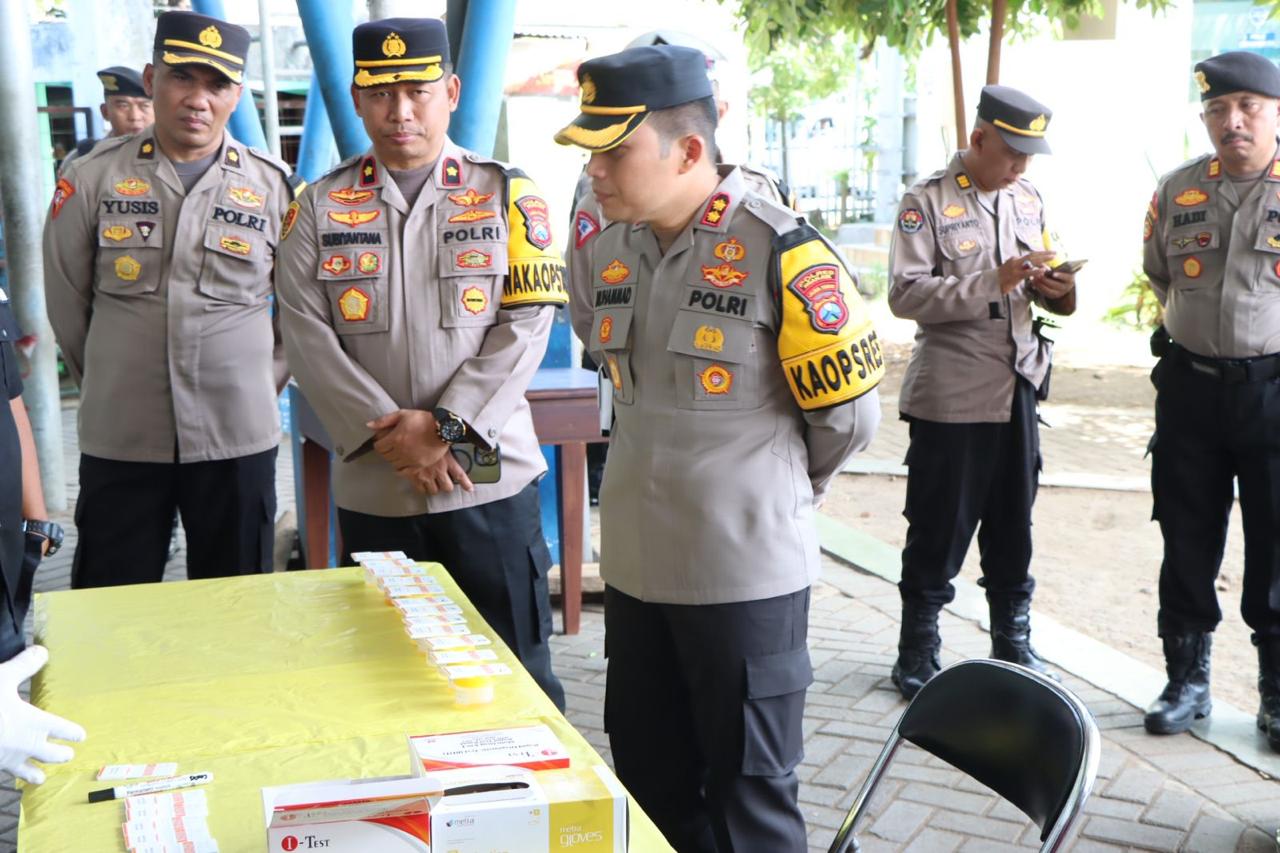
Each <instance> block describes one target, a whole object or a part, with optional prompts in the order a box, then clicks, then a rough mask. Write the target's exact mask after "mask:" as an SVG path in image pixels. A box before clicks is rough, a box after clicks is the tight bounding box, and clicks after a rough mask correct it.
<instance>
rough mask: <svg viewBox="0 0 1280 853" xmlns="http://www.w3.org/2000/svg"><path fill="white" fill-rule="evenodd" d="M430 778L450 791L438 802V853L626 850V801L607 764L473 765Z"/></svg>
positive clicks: (434, 823)
mask: <svg viewBox="0 0 1280 853" xmlns="http://www.w3.org/2000/svg"><path fill="white" fill-rule="evenodd" d="M415 758H416V756H415ZM424 778H430V779H433V780H435V781H436V782H437V783H439V784H440V786H441V787H442V788H443V789H444V793H443V795H442V796H441V797H440V798H436V797H432V800H431V840H432V844H433V845H434V849H435V851H436V853H561V851H572V853H625V851H626V850H627V843H628V829H629V827H628V814H627V795H626V792H625V791H624V790H623V788H622V785H621V783H619V782H618V780H617V779H616V778H615V777H614V776H613V774H612V773H610V772H609V770H608V768H606V767H604V766H603V765H595V766H592V767H583V768H578V767H566V768H561V769H556V770H540V771H537V772H531V771H529V770H526V769H525V768H523V767H474V768H468V769H465V770H441V771H436V772H432V773H431V774H430V775H429V776H428V777H424ZM504 788H505V789H507V790H506V791H505V792H504V790H503V789H504Z"/></svg>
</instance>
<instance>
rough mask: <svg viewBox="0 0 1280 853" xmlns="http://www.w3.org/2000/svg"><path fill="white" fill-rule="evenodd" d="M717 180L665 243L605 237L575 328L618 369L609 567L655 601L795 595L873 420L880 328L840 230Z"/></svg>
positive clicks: (730, 175) (634, 228) (639, 235)
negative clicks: (817, 514) (839, 249)
mask: <svg viewBox="0 0 1280 853" xmlns="http://www.w3.org/2000/svg"><path fill="white" fill-rule="evenodd" d="M721 168H722V175H723V178H722V182H721V183H720V185H719V186H718V187H717V188H716V190H715V192H714V193H713V194H712V195H711V196H710V198H709V199H708V200H707V202H706V205H705V207H704V208H702V209H700V210H699V212H698V213H697V214H695V216H694V219H693V221H692V222H691V223H690V224H689V226H688V228H687V229H686V230H685V231H684V232H683V233H682V234H681V235H680V236H679V237H678V238H677V239H676V241H675V243H674V244H672V245H671V246H670V247H669V248H668V249H667V251H666V253H665V254H663V253H662V252H661V251H660V249H659V247H658V242H657V238H656V237H655V236H654V234H653V232H652V231H651V230H650V229H649V228H648V227H647V226H645V225H629V224H626V223H614V224H613V225H611V226H610V227H609V228H607V229H605V230H604V231H602V232H601V233H600V234H599V235H598V236H596V237H594V238H593V239H594V245H593V246H592V247H591V253H592V257H593V259H594V260H593V262H592V273H591V275H590V277H589V280H588V277H586V276H583V277H575V278H574V279H573V280H572V293H571V302H570V308H571V311H572V320H573V326H574V331H575V332H576V333H577V335H578V336H579V337H580V338H581V339H582V340H583V342H584V343H585V344H586V346H587V347H588V349H589V350H590V351H591V354H592V356H593V357H594V358H595V359H596V361H597V362H599V363H601V364H603V365H605V369H606V370H607V371H608V375H609V377H610V378H611V380H612V382H613V388H614V395H613V402H614V421H613V428H612V431H611V433H610V442H609V460H608V464H607V465H606V467H605V475H604V483H603V485H602V487H601V492H600V511H601V521H602V525H603V529H602V534H601V543H602V548H603V552H602V554H601V561H600V571H601V575H602V576H603V577H604V580H605V582H606V583H608V584H609V585H611V586H613V587H614V588H616V589H618V590H620V591H621V592H623V593H625V594H627V595H630V596H633V597H635V598H639V599H641V600H644V601H653V602H662V603H673V604H717V603H724V602H737V601H752V600H759V599H764V598H771V597H774V596H779V595H785V594H788V593H792V592H795V591H797V590H799V589H803V588H805V587H807V586H808V585H809V584H811V583H812V582H813V580H814V579H815V578H816V577H817V576H818V570H819V554H818V540H817V535H816V531H815V529H814V524H813V514H814V506H815V504H816V502H817V501H819V500H821V498H822V496H823V495H824V493H825V491H826V488H827V486H828V485H829V483H830V481H831V478H832V477H834V476H835V475H836V474H837V473H838V472H839V471H840V469H841V468H842V466H843V465H844V463H845V461H846V460H847V459H848V457H849V456H850V455H851V454H852V453H853V452H854V451H856V450H858V449H861V448H862V447H865V446H866V444H867V443H868V442H869V441H870V440H871V437H872V435H873V434H874V432H875V427H876V425H877V423H878V422H879V417H880V409H879V399H878V395H877V393H876V392H875V390H874V388H875V386H876V384H877V383H878V382H879V380H880V378H881V376H882V375H883V372H884V361H883V357H882V355H881V352H880V345H879V342H878V340H877V339H876V335H875V331H874V330H873V329H872V327H871V322H870V319H869V317H868V315H867V312H866V307H865V306H864V305H863V303H862V300H861V298H860V297H859V295H858V292H857V289H856V287H855V286H854V285H855V283H854V279H853V277H852V276H851V275H850V274H849V273H848V272H847V271H846V270H845V268H844V266H843V264H842V263H841V262H840V260H839V258H838V257H837V256H836V254H835V252H834V250H833V249H832V248H831V247H830V245H829V244H828V243H826V242H825V241H823V240H822V239H821V237H820V235H818V233H817V232H816V231H814V230H813V229H812V228H810V227H809V226H807V225H805V224H803V222H802V221H801V220H799V219H798V218H797V216H796V214H795V213H794V212H793V211H790V210H787V209H786V208H783V207H782V206H780V205H776V204H774V203H773V202H771V201H769V200H767V199H765V198H763V197H761V196H759V195H757V194H755V193H753V192H751V191H750V190H748V188H747V184H746V181H745V179H744V178H743V175H742V173H741V171H739V170H736V169H734V168H733V167H730V166H725V167H721Z"/></svg>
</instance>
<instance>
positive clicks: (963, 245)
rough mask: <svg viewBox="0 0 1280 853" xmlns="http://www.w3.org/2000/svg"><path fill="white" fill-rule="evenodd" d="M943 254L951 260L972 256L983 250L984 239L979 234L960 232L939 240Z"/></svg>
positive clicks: (939, 247) (939, 246)
mask: <svg viewBox="0 0 1280 853" xmlns="http://www.w3.org/2000/svg"><path fill="white" fill-rule="evenodd" d="M938 249H939V250H940V251H941V252H942V256H943V257H944V258H946V259H947V260H949V261H958V260H960V259H962V258H969V257H972V256H974V255H976V254H978V252H980V251H982V240H980V239H979V238H978V235H977V234H959V235H957V236H955V237H948V238H946V239H945V240H940V241H939V242H938Z"/></svg>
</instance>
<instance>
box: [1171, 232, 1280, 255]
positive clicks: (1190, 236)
mask: <svg viewBox="0 0 1280 853" xmlns="http://www.w3.org/2000/svg"><path fill="white" fill-rule="evenodd" d="M1258 240H1259V242H1263V235H1262V233H1261V232H1259V233H1258ZM1218 245H1219V241H1218V226H1216V225H1202V226H1200V227H1199V228H1195V229H1190V228H1189V229H1186V230H1184V231H1177V232H1174V233H1173V234H1171V235H1170V236H1169V250H1168V254H1169V255H1189V254H1191V253H1192V252H1204V251H1207V250H1210V249H1216V248H1218ZM1263 251H1268V252H1280V245H1277V246H1276V247H1275V248H1273V249H1264V250H1263Z"/></svg>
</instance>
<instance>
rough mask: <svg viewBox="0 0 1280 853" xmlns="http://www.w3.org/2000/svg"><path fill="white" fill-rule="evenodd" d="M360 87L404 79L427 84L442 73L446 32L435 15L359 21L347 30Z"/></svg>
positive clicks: (356, 77)
mask: <svg viewBox="0 0 1280 853" xmlns="http://www.w3.org/2000/svg"><path fill="white" fill-rule="evenodd" d="M351 47H352V53H353V54H354V55H355V61H356V70H355V77H354V78H353V80H352V82H354V83H355V84H356V86H358V87H360V88H366V87H369V86H384V85H386V84H388V83H400V82H404V81H408V80H425V81H426V82H428V83H430V82H433V81H435V80H439V79H440V78H441V77H443V76H444V68H443V65H444V64H445V63H447V62H449V34H448V31H446V30H445V27H444V22H443V21H441V20H439V19H437V18H383V19H382V20H380V21H369V22H368V23H364V24H360V25H359V26H358V27H356V28H355V30H354V31H353V32H352V33H351Z"/></svg>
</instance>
